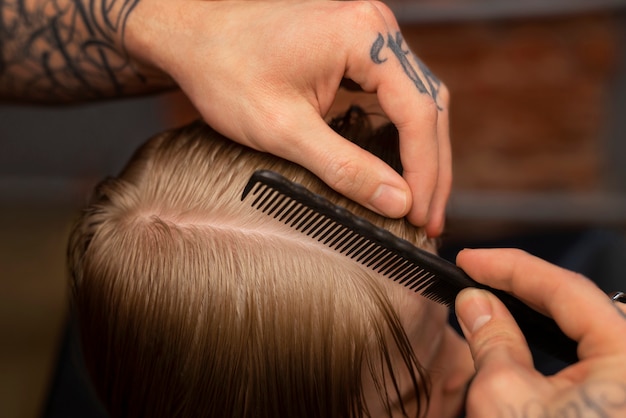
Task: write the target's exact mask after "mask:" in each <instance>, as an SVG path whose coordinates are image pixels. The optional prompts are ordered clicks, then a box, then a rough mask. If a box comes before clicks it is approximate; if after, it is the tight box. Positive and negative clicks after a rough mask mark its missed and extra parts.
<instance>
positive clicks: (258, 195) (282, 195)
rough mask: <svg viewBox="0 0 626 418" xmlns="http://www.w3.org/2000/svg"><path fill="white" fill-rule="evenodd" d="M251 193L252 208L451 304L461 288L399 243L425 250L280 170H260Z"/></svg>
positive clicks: (404, 284)
mask: <svg viewBox="0 0 626 418" xmlns="http://www.w3.org/2000/svg"><path fill="white" fill-rule="evenodd" d="M248 195H249V196H250V199H251V203H250V205H251V206H252V207H253V208H254V209H256V210H259V211H261V212H263V213H265V214H266V215H268V216H271V217H272V218H274V219H276V220H278V221H280V222H282V223H283V224H285V225H287V226H289V227H290V228H293V229H295V230H297V231H299V232H300V233H302V234H304V235H307V236H308V237H310V238H311V239H314V240H316V241H318V242H320V243H322V244H323V245H325V246H326V247H328V248H330V249H332V250H334V251H336V252H338V253H340V254H343V255H344V256H346V257H348V258H350V259H352V260H354V261H356V262H358V263H360V264H361V265H363V266H365V267H367V268H369V269H371V270H373V271H375V272H377V273H379V274H382V275H383V276H385V277H387V278H389V279H391V280H393V281H395V282H397V283H399V284H401V285H403V286H405V287H406V288H408V289H411V290H413V291H415V292H418V293H420V294H422V295H424V296H426V297H428V298H430V299H432V300H434V301H436V302H439V303H442V304H444V305H447V306H450V305H451V304H452V303H453V301H454V298H455V297H456V294H457V293H458V291H459V290H460V289H456V288H455V286H451V285H450V284H446V283H445V282H442V281H441V279H440V278H438V277H437V274H436V272H433V271H432V270H433V269H432V268H427V267H425V266H424V265H422V264H421V263H416V261H415V257H406V255H404V254H403V251H399V250H398V248H396V247H397V245H398V243H400V244H402V245H401V246H404V247H407V246H410V247H411V250H412V252H415V251H422V250H419V249H418V248H415V247H413V246H412V245H411V244H409V243H407V242H406V241H404V240H401V239H400V238H397V237H395V236H393V235H392V234H390V233H389V232H388V231H385V230H382V229H380V228H378V227H376V226H374V225H372V224H371V223H369V222H368V221H366V220H364V219H362V218H359V217H356V216H354V215H353V214H352V213H350V212H348V211H347V210H345V209H343V208H340V207H338V206H336V205H334V204H332V203H331V202H329V201H327V200H326V199H324V198H322V197H321V196H318V195H315V194H313V193H311V192H310V191H308V190H306V189H305V188H304V187H302V186H300V185H297V184H294V183H291V182H289V181H288V180H286V179H284V178H282V177H281V176H279V175H278V174H276V173H273V172H268V171H259V172H256V173H255V174H254V175H253V176H252V178H251V179H250V182H249V183H248V185H247V186H246V189H245V190H244V193H243V196H242V200H244V199H246V197H247V196H248ZM402 241H404V242H402ZM390 243H391V244H393V245H390ZM422 252H423V253H424V254H427V255H429V256H431V257H435V256H433V255H432V254H429V253H426V252H425V251H422ZM421 255H422V256H423V254H421ZM437 258H438V257H437ZM462 287H466V286H462Z"/></svg>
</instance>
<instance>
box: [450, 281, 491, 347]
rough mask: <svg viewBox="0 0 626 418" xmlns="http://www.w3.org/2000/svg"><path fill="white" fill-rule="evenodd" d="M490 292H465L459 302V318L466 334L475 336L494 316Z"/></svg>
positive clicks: (479, 290) (470, 290) (475, 290)
mask: <svg viewBox="0 0 626 418" xmlns="http://www.w3.org/2000/svg"><path fill="white" fill-rule="evenodd" d="M487 294H488V292H487V291H486V290H481V289H467V290H464V291H463V293H462V294H461V296H460V297H459V300H458V302H457V316H458V318H459V322H460V324H461V327H463V328H464V330H463V331H464V333H465V334H466V336H467V333H468V332H469V334H470V335H471V334H474V333H475V332H476V331H478V330H479V329H481V328H482V327H483V326H484V325H485V324H486V323H487V322H489V320H490V319H491V316H492V310H491V302H490V301H489V298H488V296H487Z"/></svg>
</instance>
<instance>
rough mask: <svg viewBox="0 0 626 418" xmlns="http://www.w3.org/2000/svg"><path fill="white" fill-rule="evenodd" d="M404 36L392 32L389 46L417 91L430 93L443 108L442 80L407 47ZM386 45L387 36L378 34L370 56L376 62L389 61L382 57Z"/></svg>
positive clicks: (388, 42) (388, 41)
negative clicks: (440, 95) (441, 97)
mask: <svg viewBox="0 0 626 418" xmlns="http://www.w3.org/2000/svg"><path fill="white" fill-rule="evenodd" d="M404 43H405V42H404V38H403V37H402V34H401V33H400V32H396V34H395V37H394V36H392V34H388V35H387V47H388V48H389V49H390V50H391V51H392V52H393V55H394V56H395V57H396V58H397V59H398V61H399V63H400V65H401V66H402V70H403V71H404V73H405V74H406V76H407V77H408V78H409V79H410V80H411V81H412V82H413V84H414V85H415V87H416V88H417V91H419V92H420V93H422V94H428V95H430V96H431V97H432V98H433V100H434V101H435V103H436V104H437V108H438V109H439V110H443V108H442V107H441V105H440V104H439V102H438V99H439V90H440V89H441V81H440V80H439V79H438V78H437V77H436V76H435V75H434V74H433V73H432V72H431V71H430V69H429V68H428V67H427V66H426V65H425V64H424V63H423V62H422V61H421V60H420V59H419V58H418V57H417V56H416V55H415V54H413V53H412V52H411V51H410V50H409V49H408V48H407V49H405V48H404V47H403V45H404ZM384 47H385V38H384V37H383V35H382V34H380V33H379V34H378V36H377V37H376V40H375V41H374V43H373V44H372V47H371V49H370V58H371V60H372V62H374V63H375V64H382V63H384V62H386V61H387V58H382V57H381V52H382V50H383V48H384ZM409 58H411V59H412V60H413V61H414V62H415V64H416V66H417V68H418V69H419V70H420V72H421V73H422V76H423V78H424V80H425V81H424V80H422V77H420V74H419V73H418V71H417V69H416V67H415V66H414V65H413V64H412V63H411V61H410V60H409Z"/></svg>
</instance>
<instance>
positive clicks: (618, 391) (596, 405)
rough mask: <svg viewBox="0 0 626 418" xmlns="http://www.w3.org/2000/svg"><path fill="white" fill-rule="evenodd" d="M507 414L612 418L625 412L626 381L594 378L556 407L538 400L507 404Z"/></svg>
mask: <svg viewBox="0 0 626 418" xmlns="http://www.w3.org/2000/svg"><path fill="white" fill-rule="evenodd" d="M506 411H507V412H506V413H505V414H504V416H505V417H506V418H612V417H615V416H618V415H617V414H619V416H626V385H624V384H622V383H619V382H609V381H604V382H597V381H596V382H591V383H588V384H586V385H583V386H581V387H580V388H579V389H578V390H577V391H576V392H575V393H573V394H572V395H571V396H570V397H569V399H567V400H566V401H564V402H563V403H562V404H560V405H558V406H556V407H552V408H550V407H548V405H546V404H543V403H541V402H540V401H538V400H531V401H528V402H526V403H525V404H524V405H522V406H521V407H516V406H514V405H507V407H506Z"/></svg>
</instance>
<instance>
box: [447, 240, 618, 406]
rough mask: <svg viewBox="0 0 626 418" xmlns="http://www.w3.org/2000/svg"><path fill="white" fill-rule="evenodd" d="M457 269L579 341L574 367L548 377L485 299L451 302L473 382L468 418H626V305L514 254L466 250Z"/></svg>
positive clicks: (475, 295)
mask: <svg viewBox="0 0 626 418" xmlns="http://www.w3.org/2000/svg"><path fill="white" fill-rule="evenodd" d="M457 263H458V265H459V266H460V267H461V268H463V269H464V270H465V271H466V272H467V273H468V274H469V275H470V276H472V277H473V278H474V279H476V280H477V281H479V282H481V283H484V284H487V285H489V286H491V287H494V288H499V289H503V290H505V291H508V292H511V293H513V294H514V295H515V296H517V297H518V298H520V299H521V300H523V301H526V302H527V303H529V304H530V305H531V306H533V307H536V308H538V309H539V310H540V311H542V312H543V313H546V314H547V315H549V316H551V317H553V318H554V319H555V321H556V322H557V324H558V325H559V327H561V329H562V330H563V331H564V332H565V333H566V334H567V335H568V336H569V337H571V338H572V339H574V340H575V341H577V342H578V343H579V345H578V356H579V358H580V361H579V362H578V363H576V364H573V365H571V366H569V367H567V368H566V369H564V370H562V371H561V372H559V373H557V374H556V375H554V376H549V377H545V376H543V375H542V374H540V373H539V372H538V371H536V370H535V368H534V367H533V362H532V358H531V354H530V351H529V349H528V346H527V345H526V342H525V340H524V337H523V335H522V334H521V332H520V331H519V328H518V327H517V325H516V324H515V322H514V320H513V318H512V317H511V315H510V314H509V313H508V311H507V310H506V309H505V307H504V305H502V303H501V302H500V301H499V300H498V299H497V298H496V297H494V296H493V295H492V294H491V293H489V292H486V291H483V290H477V289H467V290H464V291H463V292H461V294H460V295H459V296H458V298H457V301H456V309H457V316H458V318H459V321H460V323H461V327H462V329H463V332H464V333H465V336H466V337H467V340H468V342H469V344H470V348H471V351H472V355H473V357H474V362H475V367H476V376H475V378H474V380H473V382H472V384H471V386H470V389H469V392H468V398H467V405H466V408H467V417H468V418H491V417H499V418H500V417H501V418H527V417H528V418H530V417H532V418H552V417H554V418H557V417H559V418H560V417H564V418H565V417H594V418H595V417H598V418H599V417H602V418H618V417H619V418H622V417H626V315H625V312H626V307H625V306H624V305H623V304H621V303H616V302H615V303H614V302H612V301H611V300H610V299H609V298H608V297H607V295H606V294H604V293H603V292H602V291H601V290H600V289H598V288H597V287H596V286H595V285H594V284H593V283H592V282H591V281H589V280H588V279H586V278H584V277H582V276H581V275H579V274H576V273H573V272H570V271H567V270H564V269H562V268H560V267H557V266H554V265H552V264H549V263H547V262H545V261H543V260H540V259H538V258H536V257H533V256H531V255H529V254H527V253H525V252H523V251H519V250H507V249H498V250H464V251H462V252H460V253H459V255H458V256H457Z"/></svg>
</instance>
